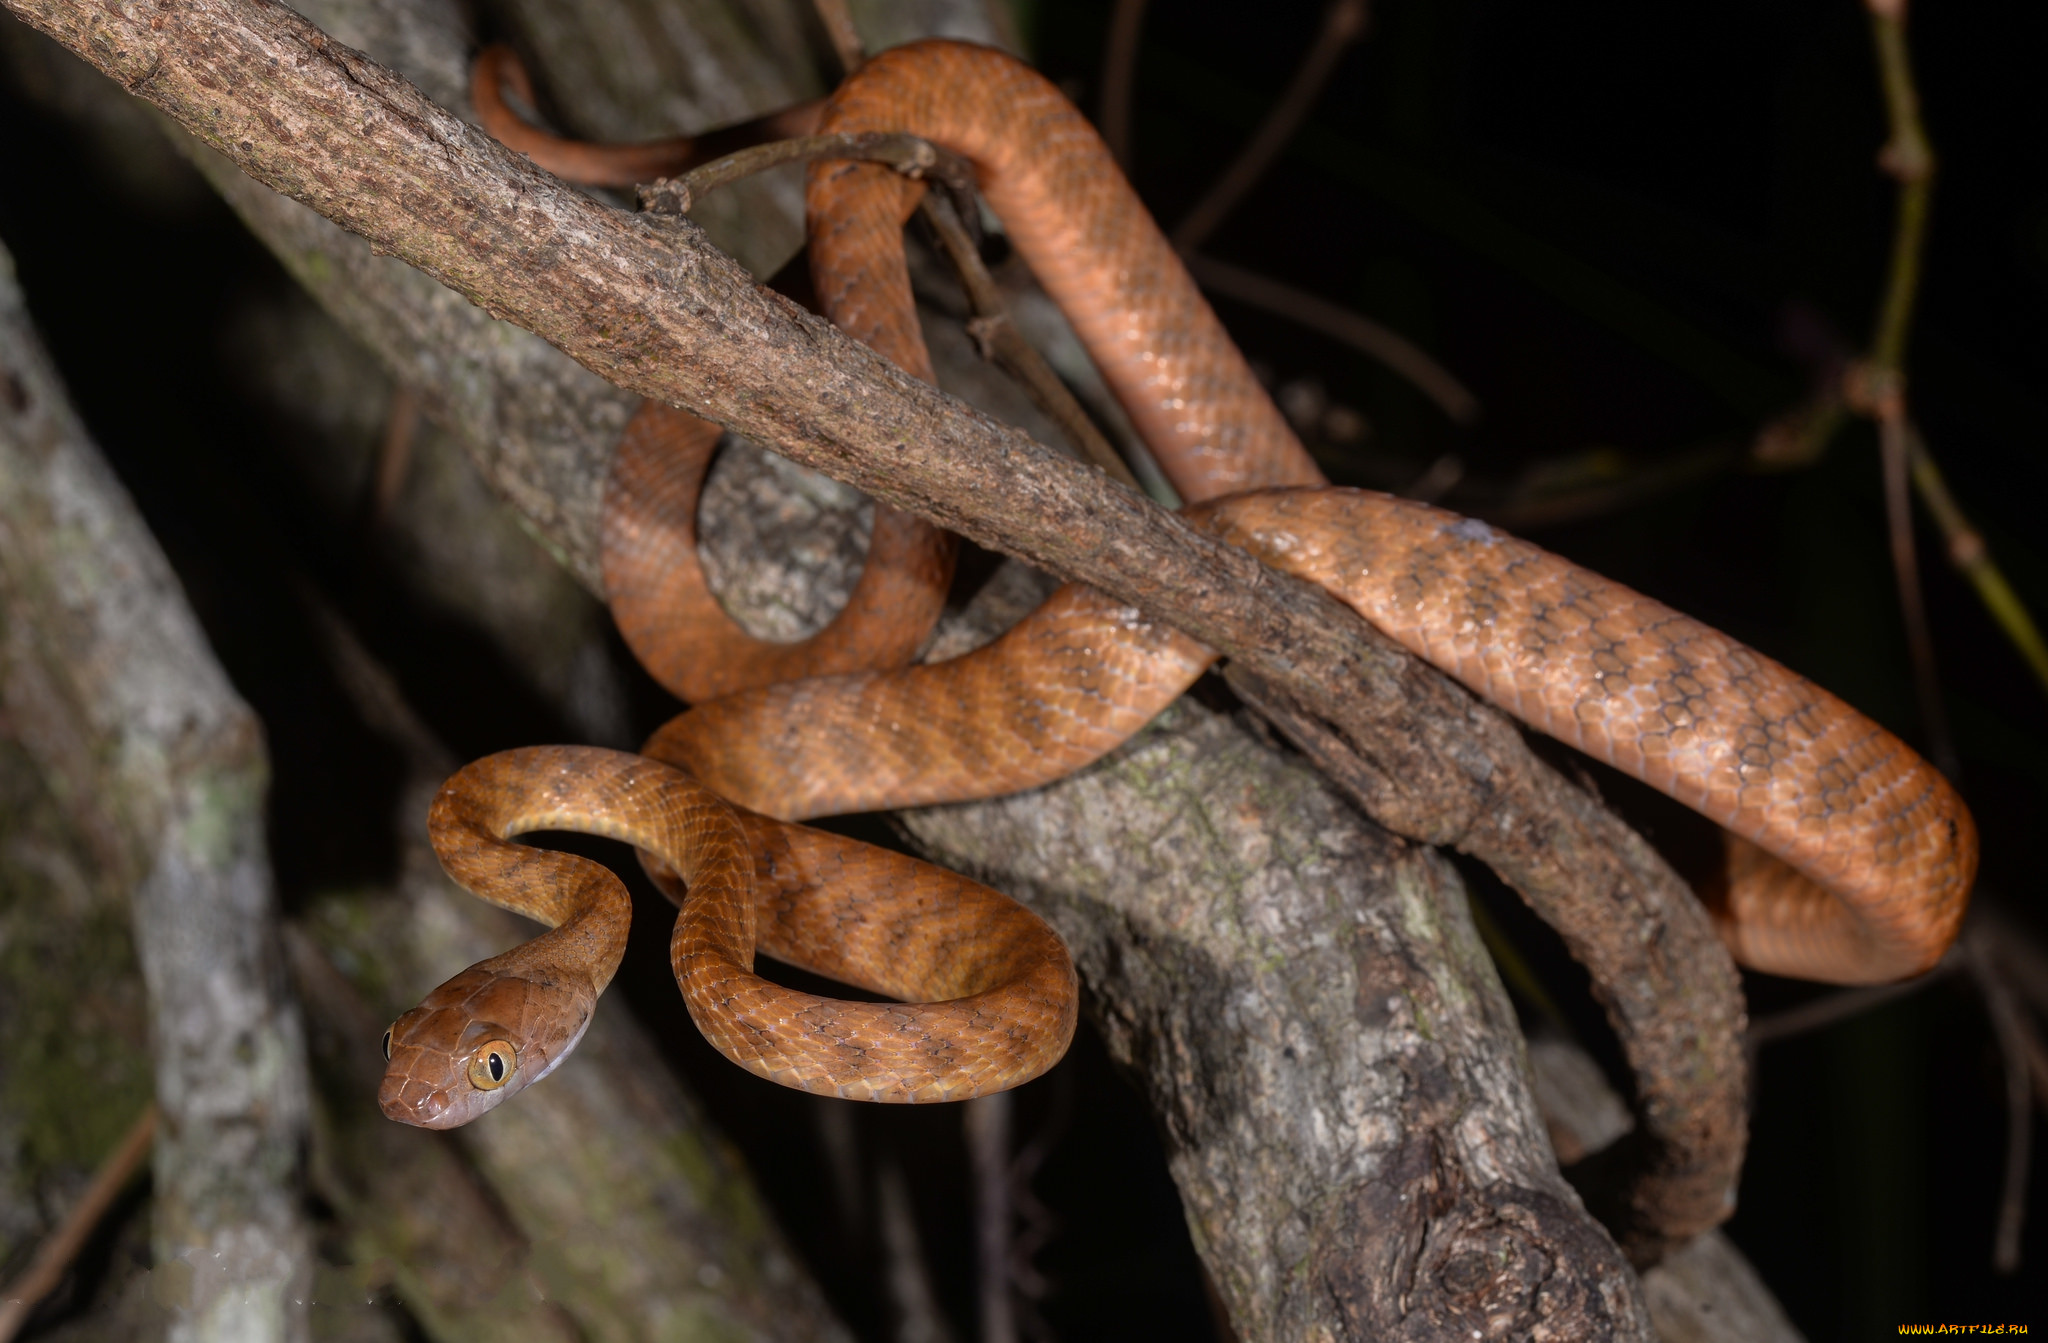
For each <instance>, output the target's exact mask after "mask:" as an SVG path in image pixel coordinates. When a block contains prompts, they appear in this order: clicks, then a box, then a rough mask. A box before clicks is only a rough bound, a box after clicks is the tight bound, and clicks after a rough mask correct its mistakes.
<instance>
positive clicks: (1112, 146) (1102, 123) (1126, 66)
mask: <svg viewBox="0 0 2048 1343" xmlns="http://www.w3.org/2000/svg"><path fill="white" fill-rule="evenodd" d="M1144 30H1145V0H1116V8H1115V9H1113V10H1112V11H1110V15H1109V41H1108V42H1107V43H1106V44H1104V46H1103V49H1102V102H1101V104H1100V107H1099V109H1098V112H1097V118H1096V124H1097V126H1098V127H1100V129H1101V131H1102V141H1103V143H1104V144H1106V145H1108V146H1109V153H1110V157H1112V158H1114V159H1115V160H1116V162H1117V166H1118V167H1119V168H1122V169H1123V170H1124V172H1125V174H1126V175H1128V174H1129V173H1130V171H1131V104H1132V101H1133V99H1134V95H1135V94H1136V92H1137V86H1138V39H1139V37H1140V35H1142V34H1143V32H1144Z"/></svg>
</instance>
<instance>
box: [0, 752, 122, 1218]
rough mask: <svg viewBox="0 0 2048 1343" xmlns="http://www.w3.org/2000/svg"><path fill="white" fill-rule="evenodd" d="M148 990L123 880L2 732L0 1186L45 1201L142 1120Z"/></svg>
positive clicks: (1, 1194)
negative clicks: (48, 1190) (6, 1145)
mask: <svg viewBox="0 0 2048 1343" xmlns="http://www.w3.org/2000/svg"><path fill="white" fill-rule="evenodd" d="M145 1001H146V1000H145V997H144V993H143V986H142V975H141V970H140V967H139V966H138V965H137V962H136V957H135V945H134V941H133V937H132V934H131V932H130V924H129V918H128V908H127V901H126V899H125V898H124V893H123V892H122V891H120V890H118V889H114V888H112V887H111V884H110V882H109V881H108V880H107V879H106V877H105V875H104V874H102V873H100V872H97V871H96V870H95V869H94V867H93V863H92V859H91V857H90V851H89V850H88V849H87V848H86V846H85V845H84V844H83V843H82V842H80V841H79V838H78V837H77V836H76V835H75V834H74V833H72V831H71V830H70V828H69V826H68V825H67V824H66V823H65V820H64V816H63V813H62V812H61V810H60V809H59V808H58V807H57V805H56V803H55V801H54V800H53V799H52V798H51V796H50V794H49V792H48V790H47V789H46V788H45V787H44V785H43V782H42V780H41V778H40V776H39V774H38V773H37V771H36V769H35V766H34V765H33V764H32V763H31V762H30V761H29V760H28V759H27V757H26V756H25V755H23V754H22V753H21V751H20V749H19V748H18V747H17V746H15V745H14V744H13V743H11V742H0V1021H5V1022H6V1023H7V1044H6V1048H5V1049H4V1050H0V1121H4V1122H0V1131H5V1132H7V1133H9V1134H10V1135H11V1136H12V1137H13V1140H14V1150H12V1151H9V1152H5V1153H0V1180H4V1181H5V1182H7V1183H9V1184H11V1185H13V1186H14V1187H13V1188H11V1189H6V1190H4V1191H0V1197H7V1198H19V1199H23V1200H27V1201H30V1202H33V1201H34V1191H35V1190H37V1189H38V1188H41V1187H44V1186H46V1185H47V1184H48V1183H49V1182H50V1181H51V1180H52V1179H58V1180H66V1181H68V1180H71V1179H73V1178H76V1177H78V1176H80V1175H82V1174H83V1173H85V1172H88V1171H90V1170H92V1169H93V1168H94V1167H95V1166H97V1165H98V1164H99V1162H100V1160H101V1159H102V1158H103V1157H105V1156H106V1154H107V1153H108V1152H109V1151H110V1150H112V1148H113V1147H114V1145H115V1143H116V1142H118V1141H119V1140H120V1137H121V1135H122V1133H123V1132H125V1131H126V1129H127V1128H128V1126H129V1125H130V1124H131V1123H133V1122H134V1119H135V1116H136V1115H137V1114H138V1113H139V1112H140V1111H141V1109H142V1107H143V1106H144V1105H145V1104H146V1103H147V1102H148V1100H149V1097H150V1090H151V1082H150V1068H149V1050H148V1017H147V1008H146V1006H145ZM9 1248H11V1247H8V1246H0V1257H4V1255H5V1254H6V1252H7V1250H8V1249H9Z"/></svg>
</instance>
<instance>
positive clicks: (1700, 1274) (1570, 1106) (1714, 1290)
mask: <svg viewBox="0 0 2048 1343" xmlns="http://www.w3.org/2000/svg"><path fill="white" fill-rule="evenodd" d="M1529 1065H1530V1069H1531V1071H1532V1072H1533V1073H1534V1075H1535V1081H1536V1107H1537V1108H1538V1109H1539V1110H1541V1111H1542V1112H1543V1122H1544V1123H1545V1124H1547V1125H1549V1127H1550V1139H1551V1144H1552V1146H1554V1147H1555V1148H1556V1149H1557V1153H1558V1156H1559V1158H1560V1159H1561V1160H1564V1161H1576V1160H1578V1159H1579V1158H1580V1157H1581V1156H1583V1155H1584V1154H1586V1153H1588V1152H1598V1151H1601V1150H1603V1149H1605V1148H1607V1147H1609V1146H1611V1145H1613V1144H1614V1143H1615V1142H1617V1141H1619V1140H1620V1139H1621V1138H1622V1137H1624V1136H1625V1135H1626V1134H1627V1133H1628V1131H1629V1128H1630V1126H1631V1125H1632V1124H1633V1123H1634V1121H1633V1120H1632V1119H1631V1118H1630V1117H1629V1112H1628V1107H1627V1106H1626V1105H1624V1104H1622V1101H1621V1097H1619V1096H1617V1095H1615V1094H1614V1090H1613V1088H1611V1087H1610V1086H1608V1085H1607V1079H1606V1078H1605V1077H1603V1076H1602V1075H1601V1073H1600V1065H1599V1064H1597V1063H1595V1062H1594V1061H1593V1059H1592V1057H1591V1056H1590V1055H1589V1054H1587V1053H1586V1051H1585V1050H1583V1049H1581V1048H1579V1047H1578V1046H1577V1045H1576V1044H1573V1043H1572V1042H1571V1041H1569V1040H1565V1039H1562V1038H1560V1037H1558V1036H1557V1035H1555V1034H1551V1033H1547V1032H1538V1033H1537V1034H1535V1035H1534V1036H1533V1037H1532V1038H1531V1039H1530V1041H1529ZM1643 1295H1644V1297H1645V1298H1647V1299H1648V1301H1649V1306H1650V1320H1651V1322H1652V1323H1654V1324H1655V1325H1656V1326H1657V1337H1658V1338H1660V1339H1662V1340H1663V1343H1804V1339H1805V1336H1804V1335H1802V1334H1801V1333H1800V1332H1799V1331H1798V1330H1797V1329H1795V1328H1794V1327H1793V1325H1792V1321H1791V1320H1789V1319H1787V1318H1786V1316H1785V1311H1784V1308H1783V1307H1782V1306H1780V1305H1779V1304H1778V1300H1777V1298H1776V1297H1774V1296H1772V1295H1771V1291H1770V1288H1768V1287H1766V1286H1764V1283H1763V1279H1761V1278H1759V1277H1758V1276H1757V1273H1756V1269H1754V1268H1752V1267H1751V1266H1750V1263H1749V1261H1748V1260H1747V1259H1745V1258H1743V1256H1742V1252H1741V1251H1740V1250H1738V1249H1736V1248H1735V1246H1734V1244H1733V1243H1731V1242H1730V1241H1729V1239H1728V1238H1727V1237H1726V1236H1724V1235H1722V1234H1721V1233H1720V1232H1719V1231H1709V1232H1707V1233H1706V1234H1705V1235H1702V1236H1698V1237H1695V1238H1694V1240H1693V1241H1692V1243H1691V1244H1689V1245H1684V1246H1681V1247H1680V1248H1679V1249H1677V1250H1676V1251H1674V1252H1673V1253H1671V1254H1670V1255H1668V1256H1666V1258H1665V1260H1664V1262H1663V1263H1661V1264H1658V1265H1657V1266H1656V1267H1655V1268H1652V1269H1649V1270H1648V1271H1646V1272H1645V1273H1644V1274H1643Z"/></svg>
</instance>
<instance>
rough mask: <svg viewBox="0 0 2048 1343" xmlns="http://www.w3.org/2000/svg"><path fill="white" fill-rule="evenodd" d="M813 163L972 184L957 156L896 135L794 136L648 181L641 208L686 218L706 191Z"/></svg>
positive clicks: (958, 186) (969, 186)
mask: <svg viewBox="0 0 2048 1343" xmlns="http://www.w3.org/2000/svg"><path fill="white" fill-rule="evenodd" d="M812 159H857V160H860V161H861V162H864V163H881V164H886V165H887V166H889V167H891V168H894V169H895V170H896V171H897V172H899V173H902V174H903V175H904V176H905V177H915V178H923V177H931V178H933V179H935V180H937V181H940V182H942V183H944V184H945V185H946V186H947V187H948V188H949V189H959V190H970V189H972V185H973V182H974V175H973V171H972V170H971V169H970V168H968V167H967V165H966V163H965V162H963V161H962V160H961V159H960V158H959V157H958V156H957V155H954V154H949V153H947V152H946V151H945V150H942V149H940V148H939V147H938V146H937V145H934V144H933V143H932V142H931V141H929V140H925V139H921V138H919V137H918V136H915V135H907V134H904V133H903V132H901V131H863V132H859V133H857V134H849V133H845V132H842V133H839V134H836V135H799V136H796V137H794V138H792V139H788V140H774V141H770V142H769V143H768V144H765V145H755V146H753V147H752V148H749V149H742V150H740V151H739V152H738V153H736V154H727V155H726V156H725V157H724V158H722V159H713V160H712V161H711V162H709V163H707V164H705V165H704V166H703V167H701V168H693V169H691V170H690V171H689V172H687V173H684V174H683V175H682V176H681V177H664V178H661V179H659V180H657V181H654V182H650V183H648V184H646V185H645V186H642V187H641V188H640V208H641V209H643V210H646V211H648V212H650V213H652V214H664V215H680V214H688V213H689V212H690V210H691V208H692V207H693V206H694V205H695V204H696V203H697V201H698V200H699V199H700V198H701V197H703V196H704V195H705V194H706V193H707V192H710V191H715V190H716V189H718V188H719V187H722V186H727V185H730V184H731V183H733V182H737V181H739V180H740V179H741V178H743V177H751V176H753V175H754V174H755V173H762V172H767V171H768V170H769V169H770V168H779V167H781V166H782V165H783V164H785V163H807V162H809V161H810V160H812Z"/></svg>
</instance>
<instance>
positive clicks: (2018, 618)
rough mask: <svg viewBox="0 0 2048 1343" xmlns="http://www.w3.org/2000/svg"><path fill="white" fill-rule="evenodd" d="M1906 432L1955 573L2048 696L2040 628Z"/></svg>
mask: <svg viewBox="0 0 2048 1343" xmlns="http://www.w3.org/2000/svg"><path fill="white" fill-rule="evenodd" d="M1906 428H1907V449H1908V453H1909V456H1910V461H1911V465H1912V468H1913V485H1914V487H1915V488H1916V489H1917V490H1918V491H1919V493H1920V502H1921V503H1922V504H1924V505H1925V506H1926V508H1927V512H1928V515H1929V516H1930V517H1932V518H1933V519H1934V525H1935V526H1936V527H1938V528H1940V529H1941V537H1942V541H1943V543H1944V544H1943V548H1942V549H1943V553H1944V554H1946V555H1947V556H1948V562H1949V564H1950V565H1951V566H1952V567H1953V568H1954V569H1955V571H1956V572H1957V573H1959V574H1961V575H1962V576H1963V577H1964V578H1967V579H1968V580H1970V586H1971V587H1973V588H1975V589H1976V590H1977V599H1978V600H1979V601H1981V602H1983V603H1984V609H1985V610H1987V611H1989V612H1990V613H1991V618H1992V619H1993V620H1994V621H1996V622H1997V623H1998V627H1999V629H2001V630H2003V631H2004V632H2005V637H2006V639H2007V640H2009V641H2010V642H2011V644H2012V646H2013V647H2014V648H2015V649H2017V650H2019V655H2020V657H2021V658H2023V659H2024V660H2025V661H2026V664H2027V666H2028V667H2030V668H2032V669H2033V672H2034V676H2035V677H2036V679H2038V680H2039V681H2040V682H2041V686H2042V689H2044V690H2048V641H2044V640H2043V639H2042V637H2041V630H2040V627H2039V626H2037V625H2036V624H2035V623H2034V617H2033V615H2032V613H2031V612H2029V611H2028V610H2027V607H2026V603H2024V602H2022V601H2021V600H2020V598H2019V594H2018V593H2016V592H2014V591H2013V590H2012V584H2010V583H2008V582H2006V580H2005V574H2004V572H2003V571H2001V570H2000V569H1999V567H1998V562H1997V561H1996V560H1994V559H1992V558H1991V549H1990V547H1988V546H1987V545H1985V544H1984V537H1983V535H1982V534H1981V533H1980V532H1978V530H1977V529H1976V528H1975V527H1973V526H1971V525H1970V520H1969V518H1968V517H1966V516H1965V515H1964V513H1963V510H1962V507H1961V505H1959V504H1957V503H1956V500H1955V496H1954V495H1952V494H1950V493H1949V489H1948V482H1947V481H1946V480H1945V479H1943V478H1942V474H1941V468H1940V467H1939V466H1937V465H1936V464H1935V461H1934V455H1933V454H1932V453H1930V452H1929V451H1928V450H1927V440H1926V439H1924V438H1922V437H1921V435H1920V431H1919V429H1918V428H1917V427H1916V426H1913V425H1911V424H1908V425H1907V426H1906Z"/></svg>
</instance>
